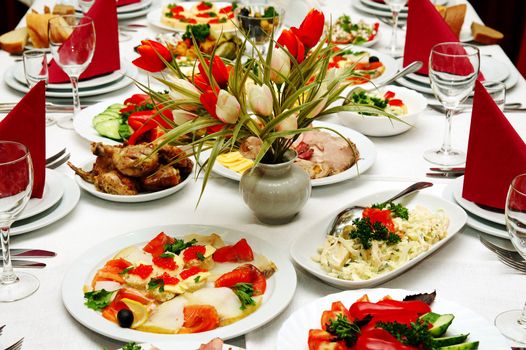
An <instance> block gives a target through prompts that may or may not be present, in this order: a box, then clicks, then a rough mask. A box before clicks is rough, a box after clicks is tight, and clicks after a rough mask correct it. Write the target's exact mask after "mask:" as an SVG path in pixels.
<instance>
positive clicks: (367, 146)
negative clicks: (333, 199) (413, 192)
mask: <svg viewBox="0 0 526 350" xmlns="http://www.w3.org/2000/svg"><path fill="white" fill-rule="evenodd" d="M313 125H314V126H324V127H328V128H331V129H334V130H336V131H337V132H339V133H341V134H342V135H343V136H345V137H347V138H349V140H351V141H352V142H354V143H355V144H356V147H357V148H358V152H360V160H358V163H357V164H354V165H353V166H352V167H350V168H349V169H347V170H345V171H343V172H341V173H339V174H336V175H332V176H327V177H324V178H321V179H313V180H311V185H312V186H314V187H316V186H324V185H330V184H334V183H337V182H341V181H345V180H348V179H351V178H353V177H356V176H358V175H360V174H361V173H364V172H365V171H366V170H367V169H369V168H370V167H371V166H372V165H373V164H374V161H375V160H376V147H375V146H374V143H373V142H372V141H371V140H369V139H368V138H367V137H366V136H364V135H362V134H360V133H359V132H357V131H354V130H352V129H349V128H346V127H345V126H342V125H338V124H333V123H327V122H320V121H315V122H314V123H313ZM325 131H327V132H329V131H328V130H325ZM207 158H208V155H203V157H202V158H201V159H200V161H201V160H203V161H204V160H206V159H207ZM212 171H213V172H214V173H216V174H218V175H221V176H224V177H226V178H229V179H231V180H235V181H240V180H241V174H240V173H238V172H235V171H234V170H230V169H228V168H226V167H225V166H223V165H222V164H221V163H219V161H217V160H216V162H215V163H214V167H213V168H212Z"/></svg>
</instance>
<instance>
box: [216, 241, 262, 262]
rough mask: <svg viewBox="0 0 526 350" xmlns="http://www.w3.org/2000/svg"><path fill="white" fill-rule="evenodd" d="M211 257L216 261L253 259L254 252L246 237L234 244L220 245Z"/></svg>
mask: <svg viewBox="0 0 526 350" xmlns="http://www.w3.org/2000/svg"><path fill="white" fill-rule="evenodd" d="M212 258H213V259H214V261H216V262H243V261H252V260H254V252H253V251H252V248H251V247H250V245H248V242H247V240H246V239H244V238H243V239H240V240H239V241H238V242H237V243H236V244H234V245H227V246H225V247H221V248H219V249H217V250H216V251H215V252H214V255H212Z"/></svg>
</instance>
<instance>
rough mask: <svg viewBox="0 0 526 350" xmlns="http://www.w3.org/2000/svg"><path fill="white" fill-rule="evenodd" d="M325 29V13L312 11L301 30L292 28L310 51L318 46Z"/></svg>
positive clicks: (302, 24)
mask: <svg viewBox="0 0 526 350" xmlns="http://www.w3.org/2000/svg"><path fill="white" fill-rule="evenodd" d="M324 27H325V16H324V15H323V12H321V11H319V10H316V9H312V10H310V11H309V13H308V14H307V16H305V19H304V20H303V22H301V25H300V28H299V29H297V28H294V27H292V28H291V30H292V31H293V32H294V34H296V36H297V37H298V38H299V39H300V40H301V42H302V43H303V45H305V47H307V49H310V48H311V47H314V46H316V44H317V43H318V41H320V38H321V35H322V34H323V29H324Z"/></svg>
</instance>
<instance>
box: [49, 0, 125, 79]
mask: <svg viewBox="0 0 526 350" xmlns="http://www.w3.org/2000/svg"><path fill="white" fill-rule="evenodd" d="M86 15H87V16H89V17H91V18H92V19H93V22H94V24H95V36H96V38H97V39H96V43H95V53H94V54H93V59H92V60H91V63H90V65H89V66H88V68H87V69H86V70H85V71H84V73H82V74H81V75H80V80H83V79H88V78H92V77H96V76H99V75H104V74H108V73H111V72H114V71H116V70H118V69H120V67H121V64H120V57H119V28H118V26H119V24H118V22H117V5H116V3H115V1H108V0H96V1H95V3H94V4H93V6H91V8H90V9H89V11H88V13H87V14H86ZM75 35H80V36H81V35H82V31H75V32H73V34H71V37H70V38H69V39H68V40H74V39H72V37H74V36H75ZM76 39H78V38H76ZM49 82H50V83H52V84H53V83H65V82H69V77H68V76H67V74H66V73H64V71H63V70H62V69H61V68H60V67H59V65H58V64H57V63H56V62H55V61H51V63H50V65H49Z"/></svg>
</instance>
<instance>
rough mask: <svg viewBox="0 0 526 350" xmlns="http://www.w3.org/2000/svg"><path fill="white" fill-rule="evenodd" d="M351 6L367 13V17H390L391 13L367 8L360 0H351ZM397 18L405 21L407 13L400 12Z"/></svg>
mask: <svg viewBox="0 0 526 350" xmlns="http://www.w3.org/2000/svg"><path fill="white" fill-rule="evenodd" d="M351 4H352V6H353V7H354V8H355V9H356V10H358V11H361V12H364V13H367V14H369V15H375V16H380V17H391V12H389V11H385V10H380V9H376V8H370V7H367V6H366V5H364V4H363V3H362V2H361V1H360V0H351ZM399 17H400V19H402V20H406V19H407V12H400V14H399Z"/></svg>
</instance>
